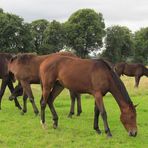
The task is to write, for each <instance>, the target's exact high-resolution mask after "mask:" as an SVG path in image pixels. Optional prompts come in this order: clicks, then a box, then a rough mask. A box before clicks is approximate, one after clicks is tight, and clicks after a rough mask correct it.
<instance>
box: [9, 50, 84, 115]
mask: <svg viewBox="0 0 148 148" xmlns="http://www.w3.org/2000/svg"><path fill="white" fill-rule="evenodd" d="M55 54H59V55H65V56H73V57H75V58H77V57H76V56H75V55H74V54H72V53H70V52H60V53H55ZM49 56H52V54H50V55H43V56H37V55H35V54H19V55H17V56H16V57H14V58H12V59H11V61H10V62H9V71H10V72H12V73H13V74H14V76H15V78H16V79H17V80H18V81H19V82H20V84H19V86H17V87H16V89H15V90H14V91H13V93H12V95H11V96H10V99H13V98H15V97H17V96H19V95H22V93H23V90H24V93H25V94H24V96H23V102H24V103H23V110H22V113H25V112H26V111H27V105H26V100H27V97H29V99H30V101H31V103H32V106H33V109H34V112H35V114H38V109H37V106H36V104H35V102H34V96H33V94H32V90H31V87H30V84H40V78H39V66H40V64H41V63H42V62H43V61H44V60H45V59H46V58H47V57H49ZM22 87H23V89H22ZM70 96H71V109H70V113H69V117H72V115H73V114H74V104H75V99H76V98H77V106H78V107H77V111H78V112H77V115H80V113H81V112H82V109H81V98H80V94H78V93H75V92H72V91H70Z"/></svg>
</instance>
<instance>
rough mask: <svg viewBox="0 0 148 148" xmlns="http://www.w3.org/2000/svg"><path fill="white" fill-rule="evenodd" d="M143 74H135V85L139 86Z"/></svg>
mask: <svg viewBox="0 0 148 148" xmlns="http://www.w3.org/2000/svg"><path fill="white" fill-rule="evenodd" d="M140 78H141V76H135V87H137V88H138V86H139V82H140Z"/></svg>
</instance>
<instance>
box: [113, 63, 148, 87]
mask: <svg viewBox="0 0 148 148" xmlns="http://www.w3.org/2000/svg"><path fill="white" fill-rule="evenodd" d="M114 69H115V71H116V72H117V74H118V75H119V76H121V75H126V76H130V77H135V87H138V86H139V82H140V78H141V77H142V76H144V75H145V76H147V77H148V69H147V68H146V67H145V66H144V65H143V64H139V63H135V64H128V63H125V62H121V63H117V64H116V65H115V67H114Z"/></svg>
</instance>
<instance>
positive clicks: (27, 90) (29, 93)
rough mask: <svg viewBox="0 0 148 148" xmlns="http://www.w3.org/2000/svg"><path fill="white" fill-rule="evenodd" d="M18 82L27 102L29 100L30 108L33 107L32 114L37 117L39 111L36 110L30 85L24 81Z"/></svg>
mask: <svg viewBox="0 0 148 148" xmlns="http://www.w3.org/2000/svg"><path fill="white" fill-rule="evenodd" d="M20 82H21V85H22V87H23V91H24V93H25V94H26V95H27V96H28V97H29V100H30V102H31V104H32V107H33V110H34V113H35V114H36V115H37V114H38V113H39V111H38V108H37V106H36V104H35V101H34V96H33V94H32V90H31V87H30V84H29V83H27V82H25V81H20Z"/></svg>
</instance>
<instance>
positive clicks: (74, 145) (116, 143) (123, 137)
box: [0, 77, 148, 148]
mask: <svg viewBox="0 0 148 148" xmlns="http://www.w3.org/2000/svg"><path fill="white" fill-rule="evenodd" d="M122 79H123V81H124V83H125V85H126V87H127V90H128V92H129V94H130V97H131V99H132V100H133V102H134V104H136V103H140V105H139V106H138V107H137V122H138V135H137V137H136V138H132V137H129V136H128V134H127V132H126V130H125V129H124V127H123V125H122V124H121V122H120V119H119V116H120V111H119V108H118V105H117V104H116V102H115V100H114V98H113V97H112V96H111V94H107V95H106V96H105V97H104V102H105V106H106V110H107V113H108V123H109V126H110V129H111V132H112V135H113V137H112V138H107V137H106V135H105V133H104V129H103V123H102V119H101V120H100V128H101V130H102V135H97V134H96V133H95V131H94V130H93V116H94V115H93V110H94V109H93V108H94V99H93V98H92V96H89V95H82V109H83V113H82V114H81V116H80V117H77V116H76V115H74V116H73V118H72V119H69V118H67V115H68V112H69V109H70V99H69V93H68V91H67V90H65V91H64V92H63V93H62V94H61V95H60V96H59V97H58V98H57V99H56V100H55V107H56V110H57V113H58V115H59V127H58V128H57V129H53V128H52V118H51V113H50V110H49V108H48V107H47V108H46V123H47V126H48V128H47V129H46V130H44V129H42V128H41V125H40V117H39V116H35V115H34V113H33V109H32V106H31V104H30V102H29V101H28V112H27V113H26V114H25V115H24V116H22V115H21V114H20V111H19V110H18V109H17V108H15V107H14V103H13V102H10V101H9V100H8V96H9V95H10V93H9V91H8V90H6V93H5V95H4V97H3V101H2V110H1V111H0V147H1V148H5V147H6V148H7V147H8V148H13V147H14V148H40V147H41V148H83V147H85V148H108V147H109V148H110V147H113V148H125V147H126V148H131V147H133V148H146V147H148V140H147V139H148V89H147V88H148V79H147V78H146V77H143V78H142V79H141V83H140V85H139V88H138V89H135V88H134V79H133V78H128V77H122ZM32 88H33V92H34V96H35V100H36V103H37V106H38V108H39V109H40V105H39V100H40V94H41V91H40V86H38V85H33V86H32ZM19 101H20V102H21V104H22V99H21V97H19Z"/></svg>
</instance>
